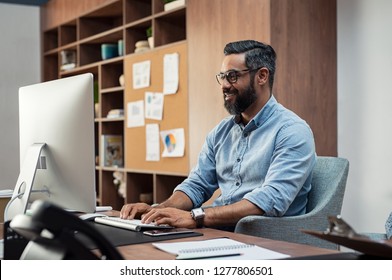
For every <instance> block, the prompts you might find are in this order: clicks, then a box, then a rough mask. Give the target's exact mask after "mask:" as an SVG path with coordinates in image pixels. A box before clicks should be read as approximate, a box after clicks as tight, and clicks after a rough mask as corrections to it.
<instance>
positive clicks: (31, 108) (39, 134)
mask: <svg viewBox="0 0 392 280" xmlns="http://www.w3.org/2000/svg"><path fill="white" fill-rule="evenodd" d="M93 97H94V92H93V75H92V74H91V73H87V74H82V75H77V76H72V77H68V78H63V79H58V80H54V81H49V82H44V83H40V84H35V85H30V86H25V87H21V88H20V89H19V140H20V174H19V177H18V180H17V183H16V185H15V189H14V192H13V196H12V198H11V200H10V202H9V203H8V205H7V207H6V210H5V213H4V220H5V221H7V220H11V219H12V218H13V217H14V216H16V215H18V214H24V213H25V212H26V210H27V209H28V207H29V204H30V203H31V202H32V201H34V200H37V199H43V200H48V201H50V202H52V203H54V204H56V205H58V206H60V207H62V208H64V209H69V210H75V211H80V212H87V213H92V212H95V209H96V191H95V148H94V130H95V129H94V109H93V108H94V101H93Z"/></svg>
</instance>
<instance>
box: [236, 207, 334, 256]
mask: <svg viewBox="0 0 392 280" xmlns="http://www.w3.org/2000/svg"><path fill="white" fill-rule="evenodd" d="M327 227H328V221H327V219H325V218H324V219H322V218H320V217H317V216H313V215H307V214H305V215H301V216H289V217H287V216H284V217H266V216H254V215H252V216H247V217H244V218H242V219H241V220H239V221H238V223H237V225H236V227H235V230H234V231H235V232H236V233H242V234H248V235H253V236H258V237H263V238H269V239H275V240H283V241H289V242H295V243H301V244H312V245H314V244H316V246H319V247H323V248H328V249H334V250H336V249H338V245H336V244H334V243H331V242H327V241H324V240H321V239H319V238H316V237H314V236H310V235H308V234H306V233H303V232H301V230H302V229H307V230H316V231H324V230H326V229H327Z"/></svg>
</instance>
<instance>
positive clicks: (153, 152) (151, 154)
mask: <svg viewBox="0 0 392 280" xmlns="http://www.w3.org/2000/svg"><path fill="white" fill-rule="evenodd" d="M159 148H160V147H159V126H158V124H156V123H153V124H146V161H159V152H160V151H159V150H160V149H159Z"/></svg>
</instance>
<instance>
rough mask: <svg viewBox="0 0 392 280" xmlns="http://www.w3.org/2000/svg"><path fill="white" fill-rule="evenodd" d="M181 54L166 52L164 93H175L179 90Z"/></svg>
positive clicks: (164, 58)
mask: <svg viewBox="0 0 392 280" xmlns="http://www.w3.org/2000/svg"><path fill="white" fill-rule="evenodd" d="M178 68H179V54H178V53H172V54H165V56H164V57H163V93H164V94H174V93H176V92H177V90H178V81H179V70H178Z"/></svg>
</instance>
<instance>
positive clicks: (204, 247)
mask: <svg viewBox="0 0 392 280" xmlns="http://www.w3.org/2000/svg"><path fill="white" fill-rule="evenodd" d="M152 245H153V246H155V247H156V248H158V249H160V250H162V251H165V252H168V253H170V254H173V255H181V254H186V251H195V252H194V253H192V254H193V256H194V257H197V256H199V258H205V257H208V256H214V255H215V256H216V255H219V253H217V252H220V254H222V255H224V254H230V253H232V254H236V253H237V254H239V255H237V256H224V257H214V258H209V259H224V260H231V259H246V260H263V259H265V260H267V259H281V258H287V257H290V256H289V255H286V254H282V253H279V252H275V251H272V250H269V249H265V248H262V247H260V246H255V245H247V244H245V243H242V242H239V241H236V240H232V239H230V238H216V239H208V240H201V241H184V242H170V243H152ZM244 245H245V246H244Z"/></svg>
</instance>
